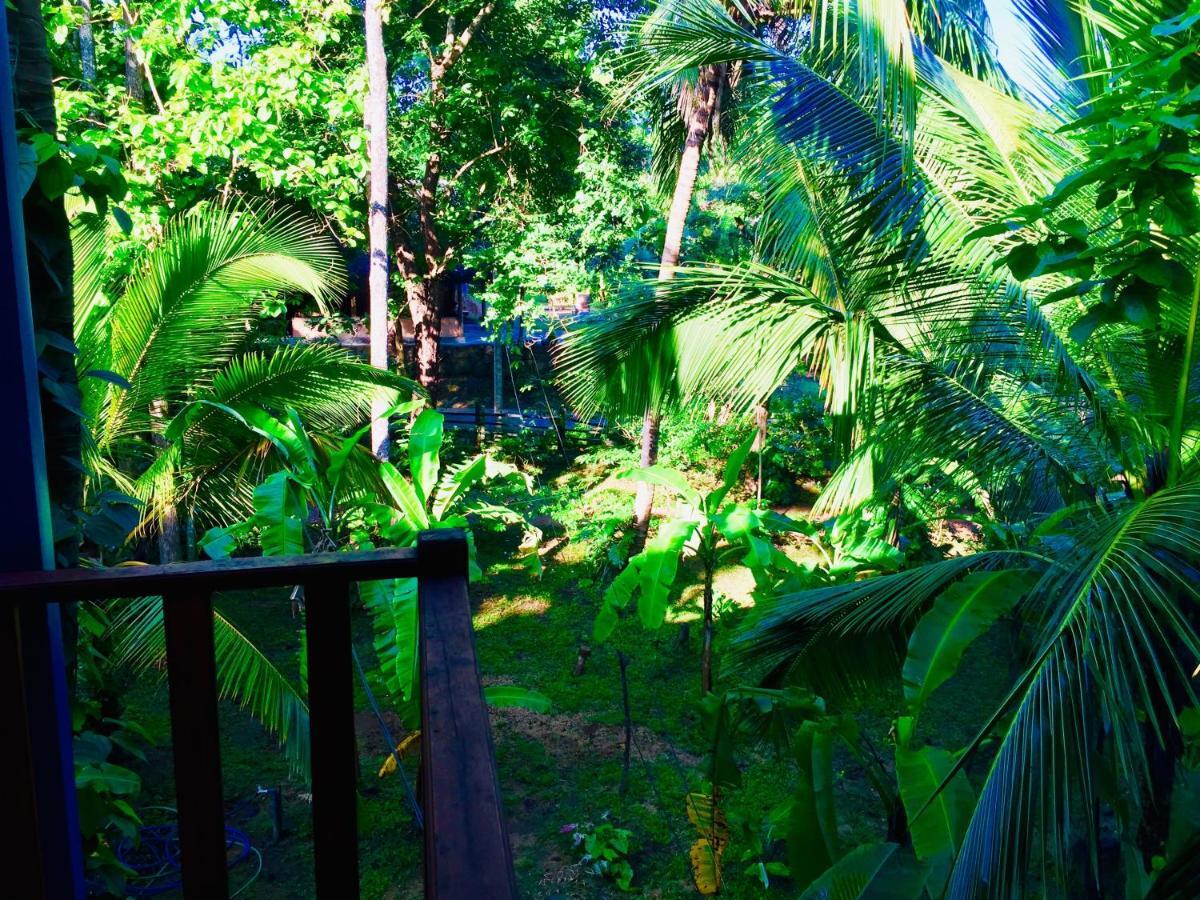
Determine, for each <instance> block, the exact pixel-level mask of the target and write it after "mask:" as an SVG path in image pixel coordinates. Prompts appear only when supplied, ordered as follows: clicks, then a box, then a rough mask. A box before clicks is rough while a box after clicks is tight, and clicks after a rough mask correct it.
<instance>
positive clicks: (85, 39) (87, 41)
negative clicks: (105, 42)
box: [79, 0, 96, 91]
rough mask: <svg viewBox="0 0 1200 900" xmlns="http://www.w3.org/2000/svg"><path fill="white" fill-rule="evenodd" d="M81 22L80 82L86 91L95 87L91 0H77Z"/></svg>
mask: <svg viewBox="0 0 1200 900" xmlns="http://www.w3.org/2000/svg"><path fill="white" fill-rule="evenodd" d="M79 8H80V10H81V11H82V12H83V21H82V22H80V23H79V66H80V69H81V71H82V77H81V79H80V81H81V82H82V83H83V89H84V90H86V91H91V90H95V87H96V36H95V35H94V34H93V33H92V0H79Z"/></svg>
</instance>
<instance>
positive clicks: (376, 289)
mask: <svg viewBox="0 0 1200 900" xmlns="http://www.w3.org/2000/svg"><path fill="white" fill-rule="evenodd" d="M363 18H364V23H365V28H366V41H367V85H368V89H367V103H366V107H365V108H364V113H365V120H366V122H365V124H366V128H367V158H368V163H369V167H370V185H369V188H368V193H367V231H368V236H369V241H370V267H369V270H368V271H369V274H368V279H367V283H368V293H369V296H370V321H371V365H373V366H374V367H375V368H377V369H385V370H386V369H387V367H388V353H387V339H388V335H387V332H388V296H387V295H388V230H387V207H388V136H387V107H388V76H387V58H386V56H385V55H384V49H383V17H382V15H381V14H380V9H379V0H366V7H365V8H364V11H363ZM386 412H387V405H386V402H385V401H384V400H383V399H382V398H381V399H377V400H375V401H374V402H373V403H372V404H371V417H372V424H371V450H372V452H373V453H375V455H376V456H378V457H379V458H380V459H386V458H387V455H388V422H387V419H386V417H385V415H384V414H385V413H386Z"/></svg>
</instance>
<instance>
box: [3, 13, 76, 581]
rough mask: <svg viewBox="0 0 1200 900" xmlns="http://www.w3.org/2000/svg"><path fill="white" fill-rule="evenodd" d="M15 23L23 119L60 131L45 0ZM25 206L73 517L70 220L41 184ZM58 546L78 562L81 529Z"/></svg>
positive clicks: (46, 404)
mask: <svg viewBox="0 0 1200 900" xmlns="http://www.w3.org/2000/svg"><path fill="white" fill-rule="evenodd" d="M10 21H11V20H10ZM15 23H16V29H15V30H16V34H15V35H14V41H13V44H14V47H13V50H14V53H15V54H17V59H19V60H20V65H16V66H13V69H12V71H13V89H14V94H15V96H14V98H13V99H14V102H15V105H16V109H17V125H18V126H22V125H28V124H30V123H32V124H35V125H37V127H39V128H40V129H42V131H44V132H46V133H47V134H51V135H53V134H56V133H57V128H58V124H57V122H56V120H55V115H54V89H53V82H52V78H53V70H52V69H51V65H50V55H49V53H48V51H47V48H46V28H45V24H44V22H43V21H42V11H41V5H40V3H39V2H38V0H17V4H16V13H15ZM24 213H25V234H26V252H27V254H28V257H29V288H30V296H31V297H32V298H33V316H34V328H36V329H37V330H38V331H41V332H52V333H53V334H55V335H57V336H58V338H59V340H57V341H54V342H53V343H47V344H46V345H45V348H44V349H43V350H42V353H41V357H40V363H41V367H42V384H43V385H46V384H48V383H53V384H54V385H55V391H54V393H51V392H50V391H47V390H46V389H45V387H43V389H42V397H41V400H42V421H43V425H44V429H45V436H46V473H47V477H48V478H49V481H50V501H51V503H52V504H53V505H54V506H55V507H56V508H57V510H58V511H59V512H60V513H61V514H62V516H64V517H65V521H72V520H73V519H74V517H75V516H76V515H77V513H78V510H79V507H80V504H81V502H82V494H83V479H82V476H81V475H80V470H79V457H80V421H79V416H78V414H77V413H75V412H72V411H71V410H70V409H68V408H67V406H66V405H64V404H62V403H61V402H59V400H58V399H57V398H56V395H57V396H68V397H69V396H70V395H71V394H73V393H75V392H76V391H77V390H78V378H77V376H76V372H75V357H74V355H73V354H72V353H71V351H70V350H69V349H65V348H69V347H70V346H71V345H72V344H73V342H74V334H75V321H74V296H73V284H74V278H73V276H74V269H75V266H74V261H73V259H72V256H71V228H70V225H69V223H68V221H67V213H66V209H65V207H64V205H63V198H62V197H58V198H56V199H54V200H49V199H47V198H46V195H45V194H43V193H42V191H41V190H40V189H39V188H38V187H37V186H36V185H35V186H34V187H32V188H31V189H30V190H29V191H27V192H26V194H25V199H24ZM55 551H56V554H57V556H58V561H59V563H60V565H66V566H70V565H74V564H75V562H76V560H77V559H78V546H77V543H76V540H75V537H74V536H70V537H66V538H64V539H63V540H61V541H59V542H58V543H57V544H56V546H55Z"/></svg>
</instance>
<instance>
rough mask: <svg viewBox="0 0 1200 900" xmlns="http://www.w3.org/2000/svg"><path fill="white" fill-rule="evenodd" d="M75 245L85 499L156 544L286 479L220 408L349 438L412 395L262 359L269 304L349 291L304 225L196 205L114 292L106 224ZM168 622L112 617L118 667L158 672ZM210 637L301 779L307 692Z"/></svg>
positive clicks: (332, 369) (253, 656)
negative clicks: (274, 299) (134, 507)
mask: <svg viewBox="0 0 1200 900" xmlns="http://www.w3.org/2000/svg"><path fill="white" fill-rule="evenodd" d="M74 236H75V241H74V249H75V260H76V269H77V272H78V277H77V279H76V281H75V289H76V304H75V322H76V325H75V329H76V334H77V341H78V347H79V353H78V355H77V357H76V363H77V366H78V371H79V375H80V388H81V394H82V409H83V411H84V417H85V422H86V423H87V425H88V426H89V432H90V440H89V441H88V444H87V446H86V448H85V455H84V460H85V463H86V464H87V466H88V473H89V474H88V477H87V486H88V491H89V493H90V494H92V495H98V494H100V493H102V492H103V490H105V489H106V487H108V486H109V485H115V486H116V487H117V488H118V489H119V490H121V491H123V492H124V493H126V494H129V495H131V496H132V497H134V498H136V499H137V500H139V501H141V502H142V503H143V504H144V507H143V517H144V521H143V528H149V529H157V530H158V533H159V535H160V537H161V535H162V534H163V532H164V531H165V529H164V527H163V523H165V522H169V521H171V519H172V518H173V517H174V515H175V510H176V508H177V506H179V505H180V504H183V505H185V506H186V508H187V510H188V517H189V519H191V520H193V521H198V523H199V524H200V526H201V527H205V526H207V525H218V524H228V523H229V522H233V521H237V520H239V519H241V518H244V517H245V516H246V515H247V513H248V512H249V511H250V510H252V509H253V491H254V488H255V486H256V485H257V484H259V483H260V482H261V481H262V480H263V478H264V477H265V475H266V474H268V473H270V472H271V471H274V470H275V469H276V468H277V467H278V463H277V461H276V460H275V459H274V456H273V454H271V453H269V452H268V448H267V447H264V444H265V443H266V442H264V441H263V440H262V439H260V438H259V437H258V436H256V435H255V434H254V433H253V432H251V431H249V430H247V429H245V428H243V427H239V426H237V425H236V423H235V422H233V421H232V420H231V419H230V418H229V416H227V415H225V414H224V413H223V410H230V409H234V408H237V407H243V406H246V405H254V406H257V407H259V408H261V409H264V410H270V411H275V412H276V413H278V414H282V413H283V412H284V411H285V410H295V411H298V413H299V414H302V415H303V416H304V417H305V420H306V421H307V422H308V423H309V424H310V425H311V426H312V427H314V428H315V429H321V430H326V431H329V432H337V433H340V432H341V431H344V430H347V429H349V428H352V427H355V428H356V427H358V425H359V424H360V423H361V422H362V421H363V420H364V419H368V418H369V416H370V414H371V409H372V408H373V406H374V405H375V404H376V403H377V402H378V401H380V400H383V401H385V402H387V401H392V402H394V401H395V399H396V397H398V396H399V395H400V393H402V392H403V393H410V392H412V391H413V390H414V389H415V385H413V384H412V383H411V382H410V381H408V380H407V379H404V378H401V377H399V376H397V375H394V374H391V373H389V372H386V371H380V370H378V369H375V368H372V367H371V366H369V365H367V364H365V363H363V362H361V361H359V360H357V359H355V358H354V357H352V356H350V355H349V354H347V353H346V352H345V351H343V350H342V349H341V348H339V347H335V346H329V345H308V344H297V345H292V346H284V347H280V348H277V349H274V350H265V349H258V348H256V346H255V343H256V341H255V336H254V332H253V331H252V330H250V328H249V319H248V317H249V316H252V315H254V314H255V313H256V311H257V309H258V308H259V306H260V303H261V301H262V300H263V299H265V298H266V297H268V296H272V295H277V294H278V293H280V292H282V291H297V292H304V293H307V294H309V295H311V296H312V297H314V298H316V299H317V300H318V302H320V303H322V304H324V303H325V302H326V301H327V300H328V299H330V298H332V297H334V296H336V294H337V292H338V291H339V290H341V288H342V285H343V284H344V278H343V274H342V265H341V260H340V255H339V252H338V248H337V246H336V245H335V244H334V243H333V242H332V241H331V240H330V239H329V238H327V237H325V236H324V235H322V233H321V232H320V231H318V230H317V229H316V228H315V227H314V226H312V225H311V224H310V223H308V222H307V221H305V220H303V219H301V218H299V217H297V216H296V215H293V214H290V213H285V212H278V211H275V210H272V209H271V208H269V207H267V206H263V205H246V204H242V203H229V204H208V205H204V206H200V207H196V208H193V209H191V210H189V211H187V212H185V213H183V214H181V215H179V216H177V217H176V218H175V219H173V220H171V222H169V223H168V225H167V227H166V229H165V231H164V233H163V235H162V238H161V239H160V240H159V241H158V242H157V243H156V244H155V245H154V246H152V247H150V248H149V249H148V250H147V251H146V252H145V254H144V256H143V257H142V258H141V259H140V260H139V261H138V263H137V265H136V267H135V270H134V272H133V273H132V274H131V275H130V276H129V277H128V279H126V280H125V281H123V282H122V283H121V284H119V285H118V289H117V290H116V291H112V290H111V289H110V288H109V286H108V285H107V284H106V282H105V279H104V267H105V264H106V258H107V252H106V243H107V237H106V231H105V226H104V223H103V221H101V220H100V219H98V218H97V217H95V216H92V215H89V214H85V215H82V216H80V217H79V218H77V220H76V222H75V225H74ZM114 295H115V296H114ZM364 455H365V450H364ZM349 468H351V469H354V470H355V472H357V469H356V468H355V467H353V466H351V467H349ZM352 477H354V473H352ZM170 553H171V550H170V549H167V548H164V554H163V555H164V561H169V559H170ZM161 621H162V607H161V603H160V602H159V600H158V598H143V599H141V600H139V601H136V602H135V603H133V604H129V605H127V606H126V607H123V609H122V610H121V611H120V613H119V614H118V615H117V616H116V617H114V621H113V627H114V632H115V633H116V634H118V635H120V643H119V645H118V648H117V649H118V656H119V657H121V658H124V659H125V660H126V661H127V662H128V663H130V664H131V665H132V666H134V667H135V668H147V667H152V666H153V665H154V664H155V663H156V662H157V661H158V660H159V659H161V657H162V653H163V646H162V631H161ZM214 629H215V636H216V637H215V639H216V647H217V663H218V665H217V675H218V680H219V683H220V687H221V691H222V695H223V696H228V697H232V698H235V699H236V700H238V702H240V703H241V704H242V705H243V706H244V707H246V708H248V709H249V710H250V712H251V713H252V714H253V715H254V716H255V717H256V718H257V719H258V720H259V721H260V722H261V723H262V724H263V725H264V727H266V728H267V729H268V730H269V731H270V732H271V733H272V734H273V735H274V736H275V737H276V738H277V739H278V740H279V741H280V743H281V744H282V745H283V747H284V749H285V752H286V754H287V757H288V760H289V763H290V764H291V765H292V767H293V769H294V771H296V772H297V773H298V774H300V775H303V776H306V775H307V767H308V762H307V754H308V731H307V729H308V711H307V705H306V701H305V699H304V697H303V695H302V693H301V692H300V691H298V690H297V688H296V687H295V685H293V684H292V682H291V680H290V679H289V678H288V677H287V676H286V675H285V674H284V673H282V672H281V671H280V670H279V668H278V667H277V666H275V665H274V663H272V662H271V661H270V660H269V659H268V658H267V657H266V656H264V655H263V654H262V653H261V652H260V651H259V650H258V649H257V648H256V647H254V645H253V644H252V643H250V642H249V641H248V640H247V638H246V637H245V635H243V634H242V633H241V631H239V630H238V629H237V627H236V626H235V625H234V624H233V623H232V622H230V621H229V620H228V619H226V618H225V617H223V616H222V615H220V614H219V613H217V614H215V615H214Z"/></svg>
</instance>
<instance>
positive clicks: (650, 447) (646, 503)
mask: <svg viewBox="0 0 1200 900" xmlns="http://www.w3.org/2000/svg"><path fill="white" fill-rule="evenodd" d="M724 81H725V66H724V65H719V66H704V67H703V68H702V69H701V70H700V78H699V80H698V83H697V85H696V90H695V94H694V95H693V98H692V109H691V112H690V114H689V117H688V122H687V138H686V139H685V140H684V142H683V153H682V154H681V155H680V158H679V174H678V175H677V176H676V178H675V193H674V195H673V196H672V198H671V210H670V212H669V213H668V215H667V234H666V237H665V238H664V239H663V249H662V257H661V259H660V262H659V268H658V280H659V281H669V280H670V279H671V278H673V277H674V275H675V269H676V267H677V266H678V265H679V251H680V248H681V247H682V246H683V229H684V226H685V225H686V224H687V216H688V210H690V209H691V206H692V194H693V193H694V192H695V189H696V176H697V174H698V173H699V171H700V154H701V152H702V151H703V149H704V144H705V142H706V141H707V140H708V136H709V132H710V130H711V128H712V123H713V118H714V115H715V114H716V111H717V104H718V103H719V102H720V98H721V88H722V86H723V84H724ZM658 417H659V410H658V409H657V408H656V407H655V406H654V405H651V406H648V407H647V408H646V414H645V417H644V420H643V422H642V457H641V461H642V465H643V466H652V465H654V463H655V462H656V461H657V460H658V431H659V422H658ZM653 509H654V487H653V485H650V484H648V483H646V482H644V481H643V482H639V483H638V487H637V500H636V501H635V504H634V512H633V524H634V529H635V531H636V534H637V536H636V538H635V540H636V541H637V544H638V545H640V544H642V543H643V542H644V541H645V539H646V531H647V529H648V528H649V527H650V514H651V513H652V512H653Z"/></svg>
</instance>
